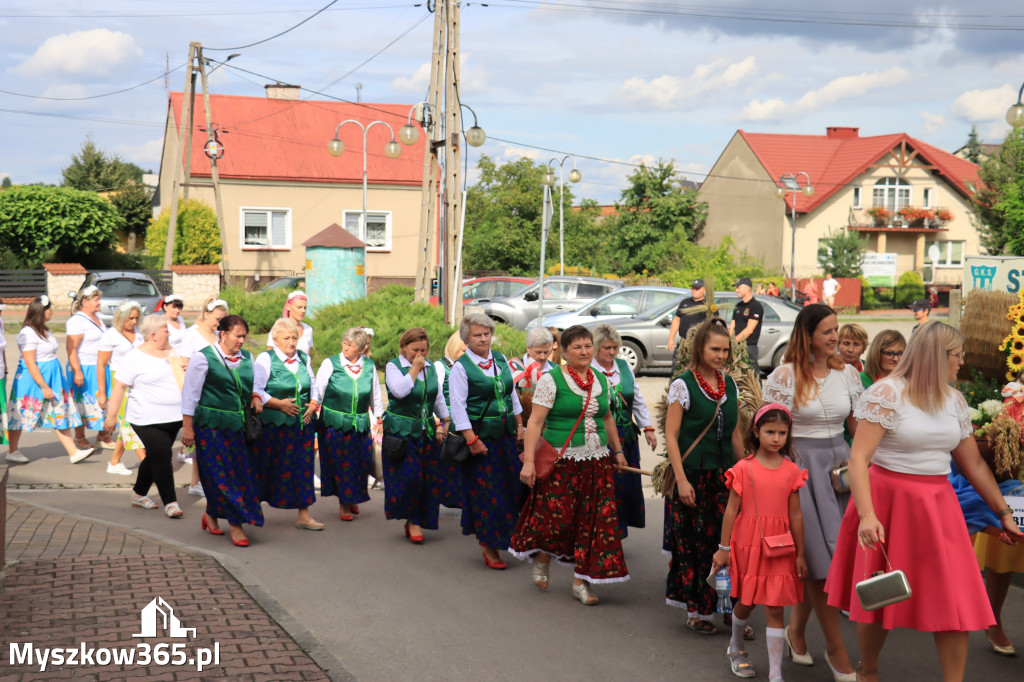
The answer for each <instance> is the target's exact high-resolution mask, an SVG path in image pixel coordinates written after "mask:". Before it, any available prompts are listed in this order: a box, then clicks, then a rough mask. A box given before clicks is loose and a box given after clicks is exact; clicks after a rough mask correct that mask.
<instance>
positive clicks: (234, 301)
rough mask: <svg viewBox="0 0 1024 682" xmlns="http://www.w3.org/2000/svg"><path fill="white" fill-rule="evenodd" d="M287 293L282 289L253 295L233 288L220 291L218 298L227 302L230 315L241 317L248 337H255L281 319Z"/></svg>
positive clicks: (241, 289) (267, 330) (264, 332)
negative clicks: (246, 323) (244, 322)
mask: <svg viewBox="0 0 1024 682" xmlns="http://www.w3.org/2000/svg"><path fill="white" fill-rule="evenodd" d="M288 293H289V292H287V291H285V290H284V289H271V290H270V291H262V292H260V293H258V294H254V293H252V292H249V291H246V290H245V289H243V288H242V287H239V286H235V287H228V288H227V289H224V290H222V291H221V292H220V297H221V298H223V299H224V300H225V301H227V304H228V310H229V311H230V312H231V314H232V315H241V316H242V317H244V318H245V321H246V322H248V323H249V336H257V335H260V334H266V333H267V332H269V331H270V328H271V327H272V326H273V325H274V322H275V321H277V318H279V317H281V311H282V310H283V309H284V302H285V299H286V298H288ZM260 343H263V341H262V339H261V340H260ZM261 350H262V349H261Z"/></svg>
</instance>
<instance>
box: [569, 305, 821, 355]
mask: <svg viewBox="0 0 1024 682" xmlns="http://www.w3.org/2000/svg"><path fill="white" fill-rule="evenodd" d="M682 300H683V297H682V296H680V297H678V298H676V299H675V300H673V301H670V302H668V303H665V304H663V305H660V306H658V307H656V308H652V309H651V310H650V311H648V312H646V313H642V314H640V315H637V316H636V317H633V318H620V319H617V320H609V321H608V323H609V324H611V325H612V326H613V327H615V330H616V331H618V332H619V335H620V336H621V337H622V347H621V348H620V349H619V357H621V358H622V359H623V360H625V361H626V362H627V363H629V366H630V367H631V368H632V369H633V371H634V372H639V371H640V370H644V369H663V370H671V368H672V353H670V352H669V350H668V332H669V328H670V327H671V326H672V318H673V317H674V316H675V312H676V308H678V307H679V302H680V301H682ZM738 300H739V297H738V296H737V295H736V294H735V293H733V292H719V293H716V294H715V304H716V305H717V306H718V314H719V315H720V316H721V317H722V319H724V320H726V321H728V320H730V319H732V309H733V307H735V305H736V302H737V301H738ZM757 300H758V301H759V302H760V303H761V305H763V306H764V320H763V321H762V322H761V324H762V325H763V326H762V327H761V336H760V338H759V339H758V341H757V348H758V351H759V353H758V355H759V358H758V366H759V367H760V369H761V370H762V371H766V372H770V371H771V370H772V369H774V368H775V367H777V366H778V365H779V364H781V363H782V356H783V355H784V354H785V352H786V346H787V345H788V344H789V337H790V335H791V334H792V333H793V323H794V322H795V321H796V316H797V313H799V312H800V310H801V309H802V308H801V307H800V306H795V305H793V304H792V303H790V302H789V301H788V300H783V299H781V298H775V297H773V296H758V297H757ZM600 323H601V322H600V321H594V322H587V323H585V324H584V325H583V326H585V327H588V328H593V327H596V326H597V325H598V324H600Z"/></svg>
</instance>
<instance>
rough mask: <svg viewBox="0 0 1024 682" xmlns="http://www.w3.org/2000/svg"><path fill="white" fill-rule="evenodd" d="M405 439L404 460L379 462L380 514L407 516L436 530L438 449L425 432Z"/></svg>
mask: <svg viewBox="0 0 1024 682" xmlns="http://www.w3.org/2000/svg"><path fill="white" fill-rule="evenodd" d="M385 433H387V431H385ZM405 441H406V443H408V448H407V452H406V455H405V460H403V461H402V462H400V463H398V464H392V463H391V462H388V461H387V460H384V462H383V465H384V516H385V517H387V518H389V519H408V520H409V522H410V523H415V524H416V525H417V526H420V527H422V528H426V529H427V530H437V518H438V516H439V515H440V505H441V489H440V487H438V484H437V464H438V462H437V459H438V456H439V455H440V453H441V449H440V447H439V446H438V444H437V439H436V438H434V436H432V435H430V434H428V433H423V434H422V435H420V436H417V437H415V438H408V437H406V438H405Z"/></svg>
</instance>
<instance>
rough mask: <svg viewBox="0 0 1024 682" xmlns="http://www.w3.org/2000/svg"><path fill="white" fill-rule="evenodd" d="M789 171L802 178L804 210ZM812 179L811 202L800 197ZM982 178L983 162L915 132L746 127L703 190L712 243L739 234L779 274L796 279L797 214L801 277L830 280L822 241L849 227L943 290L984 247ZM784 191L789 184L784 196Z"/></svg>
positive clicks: (741, 241)
mask: <svg viewBox="0 0 1024 682" xmlns="http://www.w3.org/2000/svg"><path fill="white" fill-rule="evenodd" d="M800 173H806V177H805V176H803V175H799V174H800ZM787 174H790V175H792V176H796V177H797V185H798V191H797V192H796V199H795V205H794V194H793V192H792V191H791V189H792V181H791V180H788V179H784V176H786V175H787ZM808 178H809V181H810V184H811V186H812V187H813V189H814V192H813V194H812V195H811V196H806V195H805V194H804V193H803V192H802V191H799V190H800V189H801V188H803V186H804V184H805V183H806V182H807V180H808ZM977 182H978V166H976V165H975V164H973V163H971V162H970V161H967V160H966V159H962V158H959V157H957V156H954V155H953V154H950V153H949V152H946V151H944V150H942V149H939V148H938V147H933V146H932V145H930V144H927V143H926V142H923V141H921V140H918V139H916V138H913V137H911V136H909V135H907V134H906V133H894V134H890V135H876V136H872V137H861V136H860V132H859V129H857V128H845V127H830V128H828V129H827V130H826V133H825V134H824V135H783V134H770V133H749V132H746V131H743V130H739V131H737V132H736V134H735V135H734V136H733V137H732V139H731V140H730V141H729V144H728V145H726V148H725V150H723V152H722V154H721V156H719V158H718V160H717V161H716V162H715V165H714V167H713V168H712V169H711V172H710V173H709V174H708V177H707V179H706V180H705V181H704V182H703V184H702V185H701V187H700V196H701V199H702V200H704V201H706V202H707V203H708V219H707V225H706V227H705V230H704V240H706V241H707V242H709V243H718V242H719V241H720V240H721V238H722V237H723V236H725V235H729V236H731V237H732V238H733V239H734V240H735V242H736V244H737V246H738V247H740V248H742V249H744V250H745V251H747V252H748V253H750V254H751V255H755V256H758V257H760V258H762V259H763V260H764V262H765V265H766V266H768V267H769V268H772V269H776V270H782V271H784V272H786V273H787V274H789V273H791V272H792V269H791V268H793V266H794V264H793V259H792V257H791V249H792V246H793V230H792V224H791V219H792V216H793V212H794V211H795V213H796V235H795V242H796V258H795V261H796V262H795V272H796V276H797V278H799V279H802V278H804V277H811V276H817V275H821V274H823V273H821V272H820V268H819V267H818V261H817V256H818V249H819V246H820V245H821V242H822V240H823V239H826V238H827V237H828V235H829V234H830V232H835V231H839V230H843V229H849V230H854V231H856V232H858V233H859V234H861V235H862V236H863V237H864V238H865V242H866V244H865V246H866V251H868V252H877V253H895V254H896V262H897V268H898V271H897V274H902V273H904V272H907V271H909V270H914V271H916V272H918V273H919V274H921V276H922V277H923V278H924V281H925V282H926V283H932V284H935V285H937V286H938V287H940V288H949V287H952V286H959V285H960V283H961V272H962V269H963V259H964V258H965V257H966V256H970V255H977V254H978V253H979V248H980V243H979V238H978V234H977V231H976V230H975V228H974V226H973V225H972V224H971V220H970V216H969V210H970V201H969V197H970V196H971V194H972V193H973V192H974V188H975V186H976V184H977ZM780 186H783V187H785V188H786V192H785V195H784V197H783V198H782V199H780V198H779V197H778V195H777V193H776V189H777V188H778V187H780ZM932 256H934V257H935V259H934V260H933V259H932Z"/></svg>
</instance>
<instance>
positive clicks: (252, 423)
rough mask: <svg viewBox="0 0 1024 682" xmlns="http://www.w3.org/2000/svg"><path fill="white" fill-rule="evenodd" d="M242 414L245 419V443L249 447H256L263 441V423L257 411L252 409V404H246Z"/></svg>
mask: <svg viewBox="0 0 1024 682" xmlns="http://www.w3.org/2000/svg"><path fill="white" fill-rule="evenodd" d="M242 412H243V416H244V418H245V426H244V431H245V442H246V443H248V444H249V445H256V443H258V442H260V441H261V440H262V439H263V422H262V421H261V420H260V417H259V415H258V414H256V411H255V410H253V409H252V404H251V403H245V404H244V405H243V407H242Z"/></svg>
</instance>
